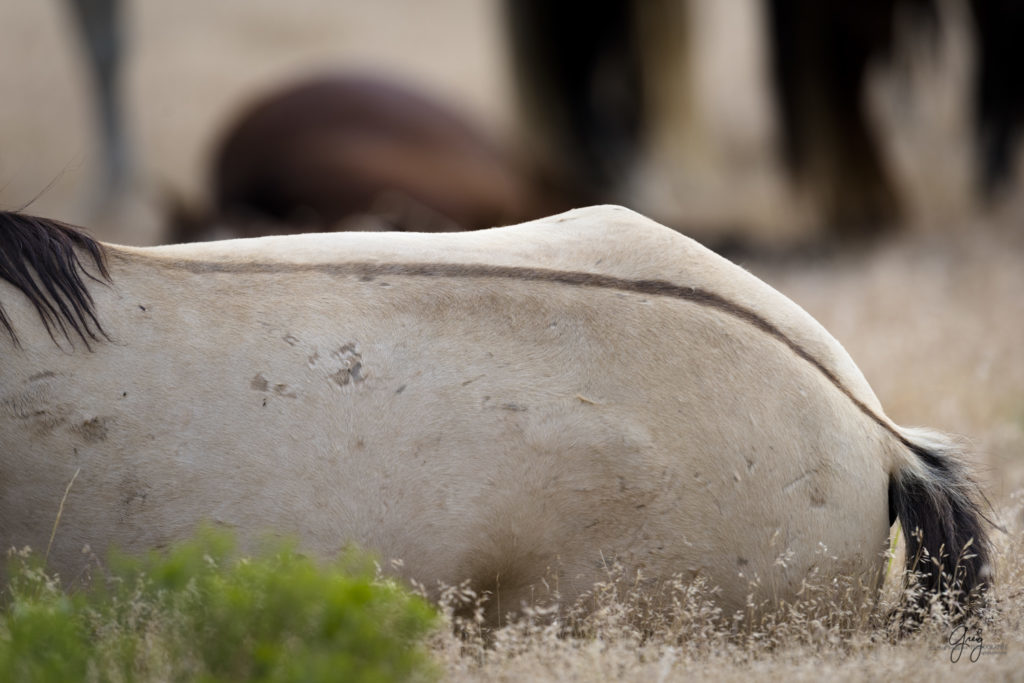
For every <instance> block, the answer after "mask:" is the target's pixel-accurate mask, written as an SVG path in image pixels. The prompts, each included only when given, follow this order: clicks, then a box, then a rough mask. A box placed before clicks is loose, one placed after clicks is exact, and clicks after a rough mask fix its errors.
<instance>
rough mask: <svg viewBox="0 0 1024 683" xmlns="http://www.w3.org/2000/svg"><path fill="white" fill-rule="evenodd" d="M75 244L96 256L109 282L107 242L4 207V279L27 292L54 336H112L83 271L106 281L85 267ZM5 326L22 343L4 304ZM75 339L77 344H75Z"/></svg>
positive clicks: (0, 322) (0, 254)
mask: <svg viewBox="0 0 1024 683" xmlns="http://www.w3.org/2000/svg"><path fill="white" fill-rule="evenodd" d="M76 248H78V249H82V250H84V251H85V252H86V253H88V255H89V256H90V257H91V259H92V262H93V264H94V265H95V266H96V270H97V271H98V272H99V274H100V276H101V277H102V278H103V280H106V281H109V280H110V274H109V273H108V272H107V265H106V257H105V254H104V250H103V245H102V244H100V243H99V242H97V241H96V240H94V239H93V238H91V237H89V236H88V235H86V234H85V233H84V232H82V230H80V229H79V228H75V227H72V226H70V225H66V224H64V223H61V222H60V221H55V220H51V219H48V218H37V217H34V216H26V215H23V214H20V213H15V212H11V211H0V279H3V280H6V281H7V282H9V283H10V284H12V285H13V286H14V287H16V288H17V289H18V290H20V291H21V292H22V294H24V295H25V296H26V297H28V300H29V301H31V302H32V305H33V306H35V308H36V311H37V312H38V313H39V317H40V319H41V320H42V321H43V324H44V325H45V326H46V331H47V332H49V334H50V338H51V339H53V340H54V343H56V342H57V338H56V336H55V332H59V333H60V334H61V335H63V336H64V338H65V339H67V340H68V342H72V339H71V334H72V332H74V333H76V334H77V335H78V337H79V338H80V339H81V340H82V341H83V342H84V343H85V346H86V348H91V346H90V345H89V340H90V339H91V340H93V341H99V340H100V337H103V338H105V339H109V337H108V336H107V333H106V332H105V331H104V330H103V327H102V326H101V325H100V322H99V320H98V319H97V318H96V312H95V309H94V306H93V300H92V296H91V295H90V294H89V290H88V289H86V286H85V282H84V281H83V280H82V277H81V275H82V274H84V275H85V276H86V277H87V278H89V279H91V280H95V281H96V282H102V281H103V280H101V279H100V278H98V277H96V276H95V275H93V274H91V273H90V272H89V271H87V270H86V269H85V267H84V266H83V265H82V262H81V260H80V258H79V255H78V252H77V251H76ZM0 327H2V328H3V329H4V330H6V332H7V334H8V335H9V336H10V338H11V341H12V342H14V344H15V346H20V342H19V341H18V335H17V334H16V333H15V331H14V326H13V325H12V324H11V321H10V319H9V318H8V317H7V314H6V313H5V312H4V309H3V305H2V303H0ZM72 343H73V342H72Z"/></svg>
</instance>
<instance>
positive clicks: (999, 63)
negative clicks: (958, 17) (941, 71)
mask: <svg viewBox="0 0 1024 683" xmlns="http://www.w3.org/2000/svg"><path fill="white" fill-rule="evenodd" d="M970 5H971V11H972V13H973V15H974V21H975V28H976V35H977V37H978V38H977V41H976V42H977V60H978V64H977V70H976V73H977V78H976V82H975V95H974V104H975V119H976V122H977V126H978V160H979V162H980V166H979V170H980V172H981V177H980V178H979V181H980V185H981V189H982V191H983V192H984V193H985V194H986V196H987V198H988V199H993V198H994V196H993V195H995V194H996V193H997V192H998V191H999V190H1000V189H1001V188H1002V187H1003V186H1004V185H1006V184H1007V182H1008V181H1009V180H1010V179H1011V177H1012V176H1013V173H1014V170H1015V169H1014V164H1013V162H1014V158H1013V157H1014V155H1015V153H1016V152H1017V150H1018V147H1019V142H1020V128H1021V126H1022V124H1024V87H1022V86H1021V73H1020V68H1019V67H1020V61H1019V58H1020V55H1019V53H1018V52H1017V51H1018V50H1019V49H1020V48H1019V47H1018V41H1019V40H1020V36H1021V35H1022V33H1024V6H1022V5H1021V3H1020V2H1015V1H1014V0H971V3H970Z"/></svg>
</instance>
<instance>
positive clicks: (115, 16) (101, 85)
mask: <svg viewBox="0 0 1024 683" xmlns="http://www.w3.org/2000/svg"><path fill="white" fill-rule="evenodd" d="M68 4H69V5H70V7H71V9H72V10H73V12H74V19H75V21H76V23H77V25H78V29H79V31H80V33H81V37H82V41H83V47H84V48H85V52H86V54H87V56H88V60H89V65H90V70H91V71H92V75H93V82H94V84H95V93H96V94H95V100H94V101H95V106H96V111H97V116H98V119H99V124H100V128H101V133H102V136H103V163H104V173H103V184H102V187H101V188H100V191H99V193H98V196H99V204H100V205H101V206H102V205H103V204H105V203H108V202H109V201H110V200H112V199H113V198H114V197H115V196H116V195H117V194H118V193H119V192H120V191H121V190H122V189H123V188H124V186H125V184H126V182H127V181H128V178H129V171H130V169H129V163H130V161H129V159H130V155H129V150H128V140H127V135H126V133H125V126H124V120H123V118H122V114H121V98H120V94H121V89H120V71H121V69H120V67H121V57H122V54H123V52H122V48H123V45H124V42H123V31H122V12H121V1H120V0H68Z"/></svg>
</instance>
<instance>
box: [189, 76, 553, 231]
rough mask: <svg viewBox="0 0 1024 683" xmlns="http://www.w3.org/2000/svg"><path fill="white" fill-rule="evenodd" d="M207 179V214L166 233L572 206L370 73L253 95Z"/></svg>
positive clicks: (382, 225) (520, 214)
mask: <svg viewBox="0 0 1024 683" xmlns="http://www.w3.org/2000/svg"><path fill="white" fill-rule="evenodd" d="M212 180H213V194H214V198H213V199H214V210H213V212H212V215H211V216H208V217H202V218H201V219H199V220H192V221H189V220H188V219H184V220H180V219H179V221H178V224H177V226H176V227H175V228H174V232H172V234H171V235H170V238H171V239H170V241H175V242H179V241H194V240H196V239H208V238H210V237H211V236H215V235H218V234H220V235H227V236H235V237H255V236H260V235H265V234H281V233H289V232H310V231H324V230H343V229H353V221H354V222H355V224H356V226H357V227H356V228H355V229H360V230H366V229H367V226H368V225H369V224H370V219H371V218H372V223H373V225H374V226H375V227H376V228H377V229H380V230H405V231H415V232H442V231H444V232H449V231H461V230H477V229H480V228H489V227H493V226H495V225H505V224H508V223H514V222H517V221H520V220H526V219H528V218H536V217H539V216H541V215H544V213H546V212H547V211H546V209H549V208H550V207H551V206H558V207H559V208H568V207H563V205H562V204H555V203H553V202H555V201H556V200H555V199H554V194H551V195H550V197H551V199H545V196H547V195H546V194H545V192H543V191H542V190H541V184H540V182H539V181H538V180H537V178H536V176H535V175H534V174H531V173H527V172H526V170H525V169H524V168H523V167H522V166H520V165H519V164H517V163H516V162H515V160H514V159H513V158H512V156H511V155H509V154H507V153H506V152H504V151H503V150H501V149H500V148H499V147H498V146H497V145H496V144H495V143H494V142H493V141H491V140H490V139H488V137H487V136H485V135H484V134H483V132H481V131H479V130H477V129H476V128H475V127H474V126H472V125H471V123H470V122H469V121H467V120H465V119H464V118H462V117H461V116H460V115H459V114H458V113H456V112H455V111H453V110H451V109H449V108H447V107H446V106H444V105H443V104H442V103H440V102H437V101H434V100H432V99H430V98H428V97H426V96H424V95H421V94H419V93H417V92H415V91H413V90H410V89H408V88H406V87H404V86H402V85H399V84H396V83H389V82H387V81H384V80H380V79H374V78H368V77H353V76H337V77H321V78H315V79H312V80H309V81H306V82H303V83H300V84H298V85H295V86H292V87H290V88H286V89H284V90H282V91H280V92H276V93H272V94H270V95H268V96H266V97H265V98H263V99H262V100H260V101H258V102H257V103H255V104H253V105H252V106H251V107H249V108H248V109H246V110H245V111H244V112H243V113H242V114H241V115H240V116H239V117H238V120H237V122H236V123H234V124H233V125H232V126H231V127H230V128H229V130H228V132H227V133H226V134H225V136H224V140H223V142H222V143H221V144H220V146H219V149H218V150H217V152H216V153H215V158H214V167H213V178H212ZM217 231H220V232H219V233H218V232H217Z"/></svg>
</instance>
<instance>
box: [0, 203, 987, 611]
mask: <svg viewBox="0 0 1024 683" xmlns="http://www.w3.org/2000/svg"><path fill="white" fill-rule="evenodd" d="M104 264H105V267H104ZM0 275H2V276H3V279H4V280H5V282H0V304H2V306H3V311H4V317H3V319H2V320H0V322H2V323H3V324H2V326H3V327H5V328H7V329H6V331H7V334H6V335H4V336H3V337H2V338H0V354H2V355H0V359H2V360H0V443H2V448H0V543H2V545H3V546H4V547H10V546H19V547H20V546H23V545H30V546H32V547H33V548H35V549H37V550H39V551H42V549H44V548H46V547H47V544H48V542H49V539H50V534H51V531H52V529H53V525H54V520H55V517H56V515H57V511H58V507H59V505H60V503H61V501H62V498H63V497H64V495H65V491H67V496H66V500H65V501H64V506H63V512H62V515H61V519H60V523H59V526H58V528H57V530H56V537H55V540H54V541H53V545H52V548H51V550H50V554H49V563H50V565H51V567H52V568H53V569H55V570H58V571H59V572H60V573H61V575H62V576H63V577H64V578H65V580H73V579H74V578H75V577H76V576H78V575H79V573H80V572H81V571H82V567H83V565H84V564H85V563H86V561H87V557H86V556H85V555H83V554H82V549H83V547H85V546H88V547H91V548H92V550H93V551H95V552H97V553H101V552H102V551H104V550H105V549H107V548H109V547H112V546H117V547H119V548H122V549H125V550H128V551H139V550H143V549H148V548H160V547H164V546H166V545H168V544H170V543H172V542H174V541H175V540H177V539H181V538H182V537H184V536H186V535H188V534H190V533H191V531H192V530H193V529H194V527H196V525H197V524H199V523H200V522H202V521H204V520H205V521H208V522H212V523H213V524H217V525H223V526H225V527H230V528H232V529H235V530H236V531H237V532H238V533H239V534H240V535H241V536H242V537H243V538H247V539H251V538H254V537H256V536H258V535H259V534H261V533H263V532H266V531H271V532H275V533H283V534H289V535H294V536H297V537H298V538H299V539H300V540H301V542H302V544H303V545H304V546H305V547H306V548H308V549H311V550H312V551H315V552H317V553H320V554H323V555H330V554H332V553H335V552H337V551H338V550H340V549H341V548H342V547H343V546H345V545H346V544H348V543H350V542H355V543H358V544H359V545H361V546H363V547H365V548H368V549H371V550H373V551H375V552H376V553H378V554H379V556H380V557H381V558H382V559H383V560H385V561H387V560H389V559H392V558H400V559H401V560H403V561H404V566H403V568H402V570H401V571H402V573H403V574H404V575H406V576H408V577H412V578H415V579H417V580H419V581H421V582H423V583H425V584H426V585H428V586H431V585H434V584H435V582H437V581H443V582H447V583H449V584H452V583H457V582H459V581H462V580H464V579H470V580H472V581H473V583H474V585H475V586H476V587H478V588H480V589H487V590H492V591H495V590H496V591H497V592H498V593H499V598H500V604H501V605H502V609H507V608H513V607H516V606H518V605H520V604H521V603H522V602H523V601H530V600H536V599H539V598H545V597H546V591H548V590H549V589H552V590H553V589H556V588H557V592H558V595H559V596H560V598H561V599H562V600H563V601H570V600H572V599H574V598H576V597H577V596H579V595H581V594H583V593H584V592H586V591H587V590H589V589H590V588H591V587H592V586H593V584H594V583H595V581H599V580H603V579H605V578H606V576H607V571H608V566H609V565H610V564H612V563H618V564H620V565H621V566H622V567H623V568H624V569H625V570H626V572H627V575H630V576H635V572H639V573H640V576H641V577H644V578H646V579H648V580H652V581H657V580H660V579H665V578H669V577H671V576H673V575H676V574H681V575H682V576H683V577H684V578H689V577H694V576H698V575H699V576H703V577H706V578H707V580H708V581H709V583H711V584H713V585H716V586H718V587H719V588H720V593H719V596H718V599H719V602H720V604H721V605H722V607H723V608H724V609H725V610H726V611H727V613H729V612H730V611H732V610H738V609H743V608H744V605H745V604H746V599H747V595H748V594H749V593H751V592H752V591H753V593H754V598H755V599H762V598H763V599H768V600H789V599H792V598H793V597H794V595H795V593H796V591H798V590H799V588H800V586H801V581H802V580H803V579H805V578H806V577H807V576H808V574H809V573H810V572H812V571H813V569H814V568H815V567H821V566H823V561H824V559H823V557H824V556H823V554H822V552H821V550H820V549H821V545H820V544H824V546H826V547H827V548H828V552H827V555H828V556H831V557H834V558H836V559H835V562H834V564H833V565H830V570H831V571H842V572H844V573H846V574H849V575H852V576H855V577H860V578H861V579H862V580H863V581H865V582H866V583H868V584H869V585H875V582H876V581H877V578H878V576H879V570H880V568H881V567H882V566H883V559H882V552H883V551H884V549H885V547H886V541H887V538H888V534H889V527H890V524H891V522H892V519H893V516H894V515H899V516H900V518H901V520H902V523H903V526H904V529H905V530H906V531H907V532H908V536H907V537H908V538H909V539H911V542H910V548H909V551H910V552H909V553H908V555H909V556H911V558H913V556H914V555H915V554H916V553H917V552H918V550H919V549H924V550H928V551H929V552H931V553H932V554H933V555H938V554H939V552H940V547H942V546H944V552H946V553H949V554H950V555H951V556H952V557H953V558H955V557H956V556H957V555H958V554H959V553H960V551H961V549H962V548H963V547H964V546H965V545H966V544H967V542H968V540H969V539H972V538H973V545H972V546H971V547H970V551H972V552H973V555H974V556H973V557H968V558H967V559H966V560H965V561H963V562H961V577H960V578H961V579H962V581H963V587H964V588H965V589H966V590H971V589H974V588H977V587H978V586H979V585H981V584H983V583H984V582H985V580H986V578H985V576H986V573H987V566H986V562H987V544H986V541H985V533H984V527H983V525H982V522H981V521H980V520H981V518H980V515H979V513H978V511H977V509H976V507H975V503H974V502H973V501H974V487H973V485H972V484H971V483H970V480H969V479H968V478H967V477H966V475H965V474H964V472H963V469H962V465H961V464H960V463H959V462H958V460H957V459H956V458H955V457H954V455H953V453H952V450H953V449H952V448H951V446H950V445H949V444H948V443H947V442H946V441H945V440H943V439H942V438H940V437H937V436H934V435H931V434H929V433H926V432H923V431H915V430H908V429H903V428H901V427H898V426H896V425H895V424H893V423H892V422H891V421H890V420H889V419H888V418H887V417H886V416H885V414H884V413H883V412H882V408H881V406H880V405H879V403H878V400H877V399H876V398H875V396H874V394H873V393H872V391H871V389H870V388H869V386H868V385H867V383H866V381H865V380H864V377H863V376H862V375H861V373H860V371H859V370H858V369H857V367H856V366H855V365H854V364H853V361H852V360H851V359H850V358H849V356H848V355H847V354H846V352H845V351H844V350H843V349H842V347H841V346H840V345H839V344H838V343H837V342H836V341H835V340H834V339H833V338H832V337H831V336H829V334H828V333H827V332H826V331H825V330H824V329H822V327H821V326H820V325H818V323H816V322H815V321H814V320H813V319H812V318H811V317H810V316H809V315H808V314H807V313H805V312H804V311H803V310H802V309H801V308H799V307H798V306H797V305H795V304H794V303H793V302H791V301H789V300H788V299H786V298H785V297H784V296H782V295H781V294H779V293H778V292H776V291H775V290H773V289H772V288H771V287H769V286H767V285H766V284H764V283H763V282H761V281H760V280H758V279H757V278H755V277H753V276H752V275H750V274H748V273H747V272H746V271H744V270H742V269H740V268H739V267H737V266H735V265H733V264H731V263H729V262H728V261H726V260H724V259H722V258H720V257H718V256H716V255H715V254H713V253H711V252H710V251H708V250H706V249H704V248H703V247H701V246H699V245H698V244H696V243H695V242H693V241H691V240H690V239H687V238H686V237H683V236H681V235H679V234H678V233H676V232H673V231H672V230H669V229H667V228H665V227H662V226H660V225H658V224H656V223H654V222H652V221H650V220H647V219H645V218H643V217H642V216H639V215H637V214H635V213H632V212H630V211H628V210H625V209H622V208H618V207H599V208H590V209H583V210H578V211H573V212H570V213H566V214H562V215H559V216H554V217H551V218H547V219H544V220H539V221H534V222H532V223H526V224H523V225H516V226H511V227H506V228H498V229H494V230H486V231H482V232H475V233H462V234H440V235H423V234H408V233H387V234H382V233H339V234H322V235H320V234H317V235H299V236H291V237H266V238H259V239H252V240H236V241H228V242H219V243H206V244H186V245H179V246H166V247H156V248H149V249H138V248H128V247H121V246H112V245H102V244H99V243H95V242H93V241H91V240H90V239H89V238H87V237H85V236H84V235H83V234H82V233H81V232H79V231H77V230H75V229H72V228H70V227H68V226H63V225H61V224H57V223H54V222H52V221H47V220H44V219H31V218H28V217H25V216H20V215H16V214H3V215H2V222H0ZM41 319H42V320H41ZM3 332H4V330H2V329H0V334H2V333H3ZM76 474H77V477H76ZM72 480H74V481H73V484H71V486H70V489H68V485H69V482H72ZM916 527H920V529H921V531H922V533H923V537H922V538H923V546H920V547H919V545H918V543H917V541H916V540H914V539H913V538H912V537H911V535H910V533H909V532H911V531H912V530H913V529H914V528H916ZM969 554H970V553H969ZM780 557H783V561H779V558H780ZM953 565H954V562H953V561H952V560H947V561H945V562H944V564H943V568H944V569H945V570H947V571H951V570H952V567H953ZM926 568H928V569H930V571H931V576H930V578H929V579H928V580H929V582H930V585H931V587H933V588H934V587H935V586H936V585H938V581H939V576H938V571H937V569H936V568H935V567H933V566H932V565H931V564H930V563H927V566H926ZM491 604H492V605H494V604H496V603H495V602H492V603H491ZM492 616H493V614H492Z"/></svg>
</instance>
